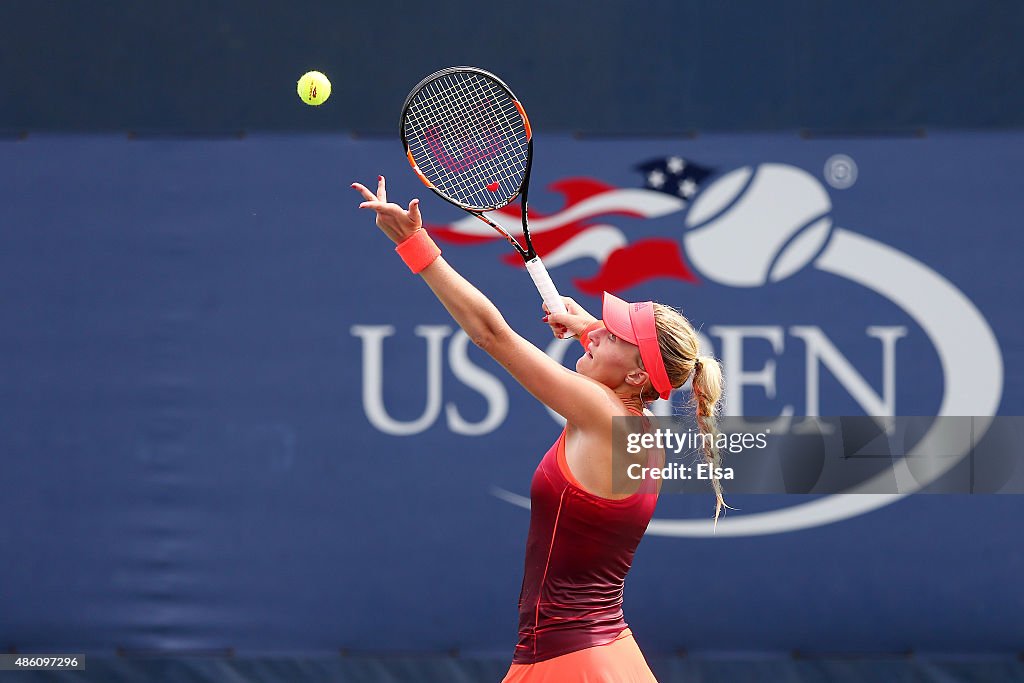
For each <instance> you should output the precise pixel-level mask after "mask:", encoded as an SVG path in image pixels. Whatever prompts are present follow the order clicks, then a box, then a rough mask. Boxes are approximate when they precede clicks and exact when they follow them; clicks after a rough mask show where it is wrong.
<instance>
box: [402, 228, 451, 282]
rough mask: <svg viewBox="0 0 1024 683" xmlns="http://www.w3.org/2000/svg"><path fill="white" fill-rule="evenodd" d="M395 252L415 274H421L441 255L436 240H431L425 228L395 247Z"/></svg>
mask: <svg viewBox="0 0 1024 683" xmlns="http://www.w3.org/2000/svg"><path fill="white" fill-rule="evenodd" d="M395 251H397V252H398V255H399V256H401V257H402V260H403V261H405V265H407V266H409V270H411V271H412V272H413V273H419V272H420V271H421V270H423V269H424V268H426V267H427V266H429V265H430V264H431V263H433V262H434V260H435V259H436V258H437V257H438V256H440V255H441V249H440V248H438V246H437V245H436V244H434V240H432V239H430V235H428V234H427V231H426V230H424V229H423V228H420V229H418V230H417V231H416V232H414V233H413V234H411V235H409V237H407V238H406V239H405V240H404V241H403V242H402V243H401V244H399V245H398V246H397V247H395Z"/></svg>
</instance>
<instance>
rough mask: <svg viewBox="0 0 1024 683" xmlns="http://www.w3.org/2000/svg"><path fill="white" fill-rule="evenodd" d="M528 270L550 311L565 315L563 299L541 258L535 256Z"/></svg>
mask: <svg viewBox="0 0 1024 683" xmlns="http://www.w3.org/2000/svg"><path fill="white" fill-rule="evenodd" d="M526 270H527V271H529V273H530V277H532V278H533V284H535V285H537V291H538V292H540V295H541V297H542V298H543V299H544V303H546V304H547V305H548V311H550V312H551V313H565V312H566V310H565V304H563V303H562V297H561V296H559V295H558V290H557V289H555V283H554V282H552V281H551V276H550V275H548V269H547V268H545V267H544V264H543V263H541V260H540V256H534V257H533V258H532V259H530V260H529V261H527V262H526Z"/></svg>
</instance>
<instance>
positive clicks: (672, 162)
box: [665, 157, 686, 175]
mask: <svg viewBox="0 0 1024 683" xmlns="http://www.w3.org/2000/svg"><path fill="white" fill-rule="evenodd" d="M665 167H666V168H668V172H669V173H674V174H676V175H679V174H680V173H682V172H683V169H684V168H686V162H685V161H683V160H682V159H681V158H679V157H669V159H668V161H667V162H666V163H665Z"/></svg>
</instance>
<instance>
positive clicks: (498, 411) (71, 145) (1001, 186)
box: [0, 133, 1024, 654]
mask: <svg viewBox="0 0 1024 683" xmlns="http://www.w3.org/2000/svg"><path fill="white" fill-rule="evenodd" d="M1022 143H1024V136H1022V135H1021V134H1017V133H1006V134H998V133H992V134H968V133H957V134H952V133H951V134H936V135H931V136H929V137H927V138H915V139H884V140H868V139H829V140H803V139H799V138H797V137H791V136H785V135H774V136H768V135H765V136H752V135H745V136H727V135H720V136H715V135H711V136H705V137H700V138H697V139H693V140H686V141H680V140H669V139H648V140H621V141H578V140H573V139H571V138H568V137H555V136H541V137H539V138H538V140H537V162H536V165H535V171H534V185H533V187H534V189H533V192H532V194H531V206H532V207H535V208H536V209H537V211H538V212H539V213H538V217H537V218H536V219H535V224H537V225H539V226H542V227H543V229H538V238H540V237H541V236H542V235H544V236H545V237H544V238H543V239H544V240H545V244H546V245H547V246H546V256H547V258H548V261H549V266H550V267H551V272H552V276H553V278H554V279H555V281H556V283H557V284H558V285H559V286H560V287H561V288H562V290H563V293H564V294H568V295H572V296H574V297H576V298H577V299H578V300H579V301H580V302H581V303H582V304H583V305H585V306H588V307H590V308H591V309H592V310H594V311H595V312H596V309H597V302H598V299H597V298H596V297H595V296H593V295H592V294H588V293H587V292H588V291H591V290H592V289H593V288H594V287H597V286H600V285H601V284H608V283H612V284H617V285H618V286H617V292H618V293H619V294H620V295H622V296H624V297H627V298H630V299H642V298H650V297H654V298H656V299H658V300H660V301H663V302H666V303H671V304H673V305H677V306H681V307H682V308H684V310H685V312H686V313H687V315H689V316H690V317H691V318H692V319H693V320H694V322H695V323H697V324H699V325H701V326H702V327H701V333H702V335H703V336H704V340H705V343H706V344H707V347H708V348H707V351H708V352H711V353H714V354H716V355H718V356H719V357H721V358H723V360H725V363H726V364H725V370H726V372H727V373H728V375H729V382H730V384H729V410H730V411H731V412H734V413H735V412H742V413H743V414H746V415H768V416H774V415H780V414H784V413H785V412H787V411H790V412H792V413H794V414H797V415H800V414H804V413H808V412H818V413H820V414H862V413H872V412H876V413H877V412H879V411H890V412H894V413H897V414H903V415H912V414H934V413H936V412H939V411H940V410H943V411H947V412H950V411H952V412H954V413H958V414H986V413H992V412H996V411H998V412H999V413H1001V414H1020V413H1021V411H1022V410H1024V376H1022V369H1021V361H1022V354H1021V348H1022V345H1021V342H1022V337H1024V323H1022V321H1021V317H1020V313H1019V311H1020V308H1019V301H1020V299H1021V297H1022V295H1024V287H1022V285H1021V284H1020V279H1019V278H1018V277H1017V272H1018V260H1019V255H1020V253H1021V250H1022V247H1024V240H1022V238H1021V236H1020V232H1019V230H1018V229H1017V224H1018V223H1019V216H1021V215H1022V213H1024V199H1022V196H1021V194H1020V192H1019V190H1018V187H1017V185H1018V184H1019V183H1018V180H1019V176H1020V173H1019V169H1020V168H1021V166H1022V165H1024V152H1022V150H1024V144H1022ZM647 162H651V164H652V165H651V164H649V165H648V166H646V167H645V168H646V169H647V170H645V171H641V170H638V168H637V167H638V166H639V165H642V164H645V163H647ZM680 163H682V167H680ZM652 169H653V170H659V171H660V172H662V176H661V177H660V186H659V176H657V175H654V176H652V175H651V173H652ZM687 169H689V170H687ZM694 169H697V170H701V169H703V170H706V171H709V173H708V174H707V175H706V176H704V175H701V174H700V173H694ZM379 172H380V173H384V174H385V175H387V176H388V178H389V181H390V191H391V197H392V198H393V199H396V200H399V201H402V202H406V201H407V200H408V199H410V198H411V197H412V196H423V198H424V213H425V216H426V220H427V221H428V222H429V223H431V225H432V226H434V228H435V231H436V234H437V235H438V239H439V241H440V242H441V244H442V247H443V248H444V250H445V256H446V258H448V259H449V261H450V262H451V263H453V264H454V265H455V266H456V267H457V268H458V269H459V270H460V271H462V272H463V273H464V274H465V275H466V276H467V277H468V278H469V279H470V280H472V281H473V282H474V283H476V284H477V285H478V286H479V287H480V288H481V289H482V290H483V291H484V292H485V293H486V294H487V295H488V296H490V297H491V298H492V300H493V301H494V302H495V303H496V304H497V305H498V306H499V307H500V308H501V310H502V312H503V313H504V314H505V316H506V318H507V319H508V321H509V322H510V323H511V324H512V325H513V326H514V327H515V328H516V329H517V330H519V331H520V332H521V333H522V334H523V335H525V336H526V337H528V338H529V339H531V340H533V341H534V342H536V343H537V344H539V345H542V346H543V347H545V348H548V349H549V350H550V352H551V353H563V352H564V354H565V362H566V363H567V364H571V363H572V362H573V361H574V359H575V358H576V356H577V355H578V351H577V348H578V347H577V346H574V345H573V344H571V343H569V342H565V343H558V342H552V341H551V339H550V336H549V333H548V331H547V328H546V326H544V325H542V324H541V323H540V322H539V317H540V315H541V313H540V305H539V298H538V297H537V296H536V294H535V292H534V291H533V289H532V286H531V285H530V283H529V280H528V278H527V277H526V275H525V273H524V272H522V270H521V269H520V268H518V267H513V266H512V265H508V264H506V263H504V262H503V261H502V256H503V255H505V254H507V253H508V248H507V245H502V244H501V243H500V242H497V241H482V242H477V241H473V240H472V239H471V236H467V235H468V233H470V232H472V229H471V228H469V227H467V224H466V223H465V222H460V221H463V219H465V218H466V217H465V214H462V213H460V212H459V211H458V210H456V209H454V208H452V207H450V206H448V205H445V204H443V203H442V202H441V201H440V200H437V199H435V198H433V197H431V196H429V194H428V195H426V196H424V191H425V190H424V188H423V187H422V186H421V185H419V184H418V181H416V180H415V179H414V177H413V175H412V173H411V172H410V171H409V169H408V167H407V165H406V163H405V160H404V157H403V155H402V153H401V150H400V148H399V145H398V143H397V141H395V140H391V139H389V140H387V141H367V140H353V139H349V138H347V137H342V136H327V137H311V136H304V137H296V136H277V137H275V136H272V135H265V136H257V137H250V138H247V139H244V140H224V141H201V140H200V141H173V140H161V141H154V140H134V141H131V140H126V139H123V138H119V137H102V136H93V137H59V136H54V137H39V136H31V137H30V138H29V139H28V140H26V141H21V142H14V141H8V142H4V143H0V197H2V201H0V225H2V233H0V234H2V248H0V284H2V287H0V349H2V352H0V377H2V382H0V458H2V463H3V468H2V476H0V517H2V518H3V519H5V520H7V521H6V523H5V524H3V525H0V552H2V554H3V557H4V562H3V563H0V643H2V644H5V645H6V644H9V645H11V646H14V647H18V648H20V649H22V650H23V651H25V650H30V649H32V648H37V649H38V648H40V647H42V648H47V649H65V650H67V649H79V650H86V651H109V650H110V649H112V648H114V647H124V648H144V649H145V648H186V649H187V648H193V649H210V648H222V647H233V648H235V649H236V651H238V652H242V653H265V652H268V651H269V652H273V651H285V650H291V651H296V650H298V651H307V652H309V651H333V650H335V649H336V648H339V647H342V648H353V649H362V650H383V651H396V650H400V651H409V650H414V651H419V650H448V649H451V648H458V649H460V650H462V651H476V652H484V651H486V652H494V653H509V654H510V653H511V650H512V646H513V645H514V642H515V637H516V598H517V596H518V591H519V585H520V581H521V576H522V573H521V572H522V559H523V558H522V553H523V547H524V540H525V535H526V529H527V523H528V513H527V512H526V511H525V510H524V509H522V507H521V506H520V505H518V504H517V503H519V502H521V501H520V500H519V499H518V498H517V496H521V495H525V494H526V492H527V490H528V482H529V478H530V476H531V473H532V471H533V468H534V467H535V466H536V463H537V462H538V460H539V458H540V456H541V454H542V453H543V452H544V450H545V449H546V447H547V446H548V445H549V444H550V443H551V442H552V441H553V440H554V439H555V438H556V436H557V434H558V431H559V426H558V424H557V422H556V421H555V420H554V419H553V418H552V417H551V416H550V415H549V414H548V413H547V412H546V411H545V409H544V408H543V407H542V406H540V405H538V404H537V403H536V402H534V401H533V400H532V399H531V398H530V397H529V396H527V395H526V394H525V392H524V391H523V390H521V389H520V388H519V387H518V386H516V385H514V384H513V383H512V382H511V381H510V380H509V379H508V378H507V377H505V376H504V375H502V374H501V371H500V368H498V367H497V366H496V364H494V363H493V362H491V361H490V360H489V359H488V358H487V357H486V356H485V355H484V354H482V353H481V352H480V351H479V350H478V349H476V348H474V347H473V345H472V344H467V343H466V340H465V338H464V336H462V335H460V334H458V333H457V332H456V329H455V328H454V326H453V324H452V323H451V321H450V319H449V318H448V317H447V316H446V313H445V312H444V310H443V308H442V307H441V306H440V305H439V304H438V303H436V301H435V300H434V298H433V297H432V295H431V293H430V292H429V290H428V289H427V288H426V287H425V286H424V285H423V284H422V283H421V282H419V281H417V279H416V278H414V277H412V276H410V275H409V274H408V272H407V271H406V270H405V268H404V266H403V265H402V264H401V262H400V261H399V260H398V259H397V258H396V256H395V255H394V254H393V253H392V249H391V245H390V243H389V242H388V241H387V240H386V238H384V237H383V236H382V235H381V234H379V233H378V231H377V230H376V229H375V228H374V227H373V224H372V216H371V215H368V214H365V213H360V212H359V211H358V210H357V209H356V205H357V203H358V197H357V196H356V194H355V193H353V192H352V191H351V190H349V189H348V187H347V186H348V184H349V183H350V182H351V181H353V180H361V181H363V182H368V181H372V179H373V177H374V176H375V175H376V174H377V173H379ZM686 180H690V181H692V184H689V185H687V187H686V188H683V187H682V186H681V185H680V183H685V181H686ZM669 181H673V182H677V184H676V186H672V185H671V184H670V183H669ZM469 221H470V222H472V219H469ZM541 221H546V222H544V223H542V222H541ZM481 226H482V224H481ZM645 245H646V246H645ZM650 245H654V247H656V249H655V252H656V253H657V254H658V257H657V258H658V259H662V258H663V257H664V259H665V260H664V262H662V261H660V260H659V261H658V264H659V265H658V266H657V268H655V266H654V262H653V261H651V260H650V258H649V255H650V253H652V252H648V251H645V249H648V248H651V246H650ZM666 255H667V256H666ZM638 264H639V265H638ZM736 264H739V265H736ZM654 273H657V274H658V276H657V277H650V276H651V275H652V274H654ZM431 372H435V373H436V374H435V375H434V376H433V377H432V375H431ZM993 378H995V379H993ZM815 397H816V398H815ZM684 399H685V390H684V391H682V392H680V395H679V396H678V397H677V402H678V401H682V400H684ZM857 499H858V500H862V501H863V500H866V499H865V498H863V497H857ZM730 502H732V503H733V504H734V505H736V506H737V507H739V508H740V510H739V511H737V512H735V513H733V512H730V513H729V516H728V518H727V519H726V521H725V523H723V524H720V526H719V534H718V536H716V537H710V536H709V535H708V531H709V529H710V526H711V521H710V519H711V513H712V501H711V498H710V496H665V497H663V499H662V500H661V501H660V502H659V509H658V511H657V513H656V524H655V526H653V527H652V533H651V534H649V537H648V538H647V539H645V541H644V542H643V543H642V544H641V546H640V549H639V552H638V554H637V557H636V561H635V564H634V568H633V571H632V574H631V576H630V579H629V582H628V583H627V588H626V617H627V620H628V621H629V622H630V624H631V626H632V628H633V630H634V632H635V633H636V634H637V637H638V639H639V640H640V641H641V642H642V644H643V646H644V648H645V650H646V651H649V652H653V653H664V652H671V651H675V650H677V649H679V648H688V649H689V650H701V651H710V650H720V649H728V650H774V649H786V650H789V649H800V650H805V651H838V650H842V651H850V650H862V651H875V652H877V651H896V650H903V649H906V648H915V649H917V650H923V651H950V650H955V651H972V652H977V651H985V652H988V651H1009V650H1011V649H1014V648H1019V646H1020V644H1021V642H1022V640H1024V623H1022V622H1021V620H1020V614H1021V613H1022V610H1024V590H1022V588H1021V583H1020V576H1021V573H1022V571H1024V553H1022V551H1021V549H1020V543H1019V541H1017V540H1015V539H1018V538H1019V531H1018V530H1017V520H1018V519H1019V518H1020V515H1021V513H1022V512H1024V503H1022V500H1021V498H1020V497H1018V496H1002V497H996V496H990V497H985V496H962V497H958V496H938V495H936V496H917V497H910V498H905V499H901V500H889V501H887V502H889V503H891V504H885V505H882V504H879V505H878V506H875V509H870V510H869V509H863V510H859V511H857V510H854V511H853V512H850V513H849V514H845V513H844V514H839V515H838V517H836V516H835V514H838V513H834V512H833V513H826V512H823V511H822V509H820V508H800V509H799V510H800V511H799V512H798V513H797V514H795V515H792V517H795V518H796V519H797V520H799V521H797V522H794V521H793V519H792V518H783V517H770V516H768V517H757V518H756V519H761V520H765V521H763V523H758V524H757V525H755V527H756V528H751V529H748V530H746V531H744V527H742V525H740V526H736V524H734V523H741V522H742V521H743V520H744V518H748V519H749V518H755V516H756V515H757V514H759V513H768V512H770V511H772V510H776V511H778V510H783V509H785V508H790V507H793V506H796V505H800V504H805V503H810V502H811V501H810V500H807V499H802V498H801V499H794V498H789V497H767V496H747V497H739V496H737V497H733V498H732V499H731V501H730ZM825 504H826V505H831V503H830V502H829V501H825ZM859 504H860V503H858V505H859ZM829 515H833V516H831V517H830V516H829ZM671 520H690V521H691V522H692V524H690V525H689V526H687V525H686V524H685V523H684V524H682V525H678V524H677V525H675V526H673V524H671V523H669V522H671ZM787 520H788V521H787ZM659 525H660V526H659ZM730 525H732V526H730ZM787 529H789V530H787ZM653 532H657V533H653Z"/></svg>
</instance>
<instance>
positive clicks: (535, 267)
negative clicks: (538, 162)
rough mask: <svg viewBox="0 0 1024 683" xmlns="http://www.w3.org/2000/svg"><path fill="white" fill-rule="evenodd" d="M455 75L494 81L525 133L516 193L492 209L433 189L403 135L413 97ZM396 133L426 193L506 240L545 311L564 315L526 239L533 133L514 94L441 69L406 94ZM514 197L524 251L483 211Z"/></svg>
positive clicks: (457, 69) (455, 69) (460, 69)
mask: <svg viewBox="0 0 1024 683" xmlns="http://www.w3.org/2000/svg"><path fill="white" fill-rule="evenodd" d="M457 73H473V74H476V75H478V76H482V77H484V78H487V79H489V80H491V81H494V82H495V83H496V84H497V85H498V86H499V87H500V88H502V89H503V90H504V91H505V92H506V93H507V94H508V96H509V98H510V99H511V100H512V103H513V104H514V105H515V107H516V110H517V111H518V112H519V115H520V116H521V117H522V120H523V126H524V129H525V132H526V139H527V147H526V168H525V169H524V171H523V179H522V181H521V182H520V183H519V187H518V188H516V191H515V192H513V193H512V194H511V195H510V196H509V197H508V198H507V199H506V200H505V201H503V202H497V203H495V204H494V205H492V206H488V207H483V208H481V207H478V206H470V205H468V204H465V203H464V202H460V201H459V200H457V199H454V198H452V197H449V196H448V195H447V194H445V193H444V192H442V191H441V190H439V189H438V188H437V187H435V186H434V184H433V183H432V182H430V180H429V179H428V178H427V177H426V176H425V175H424V174H423V172H422V171H421V170H420V168H419V165H418V164H417V163H416V159H415V158H414V157H413V154H412V150H411V146H410V144H409V140H408V138H407V137H406V135H405V122H406V117H407V115H408V113H409V107H410V106H411V104H412V101H413V99H414V98H415V97H416V95H418V94H419V93H420V91H422V90H423V88H424V87H426V86H427V85H428V84H430V83H433V82H434V81H436V80H438V79H440V78H443V77H445V76H450V75H452V74H457ZM398 131H399V136H400V138H401V140H402V146H403V147H404V148H405V156H406V158H407V159H408V161H409V165H410V166H411V167H412V170H413V171H414V172H415V173H416V176H417V177H418V178H419V179H420V181H421V182H422V183H423V184H424V185H426V186H427V187H428V188H430V190H431V191H432V192H433V193H434V194H436V195H437V196H438V197H440V198H441V199H443V200H445V201H446V202H448V203H449V204H454V205H455V206H457V207H459V208H460V209H462V210H463V211H465V212H467V213H469V214H471V215H473V216H476V217H477V218H478V219H480V220H481V221H483V222H484V223H486V224H487V225H489V226H490V227H491V228H493V229H494V230H496V231H497V232H498V233H499V234H500V235H502V236H503V237H504V238H505V239H506V240H508V243H509V244H511V245H512V247H513V248H515V250H516V251H517V252H518V253H519V255H520V256H521V257H522V258H523V262H524V263H525V264H526V270H527V272H529V274H530V277H531V278H532V279H533V282H534V285H535V286H536V287H537V290H538V292H540V294H541V297H542V298H543V299H544V302H545V304H547V307H548V310H549V311H550V312H555V313H564V312H566V309H565V305H564V304H563V303H562V298H561V296H560V295H559V294H558V289H557V288H556V287H555V285H554V283H553V282H552V281H551V276H550V275H549V274H548V272H547V269H546V268H545V267H544V264H543V262H542V261H541V259H540V257H539V256H538V255H537V251H536V250H535V249H534V247H533V242H532V240H531V238H530V223H529V192H530V175H531V173H532V171H533V129H532V128H531V127H530V119H529V117H527V115H526V110H525V109H524V108H523V105H522V103H521V102H520V101H519V98H517V97H516V95H515V93H513V92H512V88H510V87H508V84H507V83H505V82H504V81H503V80H501V79H500V78H498V77H497V76H495V75H494V74H492V73H491V72H489V71H485V70H484V69H480V68H478V67H475V66H452V67H448V68H445V69H441V70H440V71H436V72H434V73H432V74H430V75H429V76H427V77H426V78H424V79H423V80H421V81H420V82H419V83H417V84H416V86H415V87H414V88H413V89H412V90H411V91H410V92H409V95H408V96H407V97H406V98H405V102H404V103H403V104H402V113H401V116H400V117H399V119H398ZM517 197H518V198H519V200H520V215H521V219H522V230H523V237H524V239H525V241H526V248H525V249H524V248H523V245H521V244H520V243H519V240H517V239H516V238H515V237H514V236H513V235H512V234H511V233H510V232H509V231H508V230H506V229H505V228H503V227H502V226H501V225H499V224H498V223H496V222H494V221H492V220H491V219H490V218H488V217H487V216H486V215H484V212H485V211H495V210H497V209H500V208H502V207H505V206H508V205H509V204H511V203H512V202H513V201H515V200H516V198H517Z"/></svg>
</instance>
